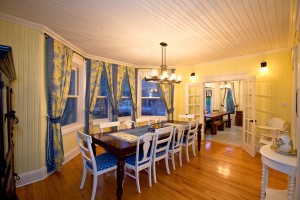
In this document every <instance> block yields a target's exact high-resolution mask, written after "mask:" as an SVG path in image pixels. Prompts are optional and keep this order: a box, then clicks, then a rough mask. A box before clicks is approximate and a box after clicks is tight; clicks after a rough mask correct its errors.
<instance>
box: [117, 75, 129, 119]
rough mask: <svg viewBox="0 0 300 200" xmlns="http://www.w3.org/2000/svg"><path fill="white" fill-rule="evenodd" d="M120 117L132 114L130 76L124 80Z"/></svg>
mask: <svg viewBox="0 0 300 200" xmlns="http://www.w3.org/2000/svg"><path fill="white" fill-rule="evenodd" d="M118 116H119V117H126V116H131V99H130V88H129V82H128V78H126V79H125V80H124V84H123V92H122V97H121V99H120V104H119V115H118Z"/></svg>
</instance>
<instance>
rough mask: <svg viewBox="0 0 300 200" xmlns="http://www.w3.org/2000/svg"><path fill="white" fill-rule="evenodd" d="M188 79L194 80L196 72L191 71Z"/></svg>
mask: <svg viewBox="0 0 300 200" xmlns="http://www.w3.org/2000/svg"><path fill="white" fill-rule="evenodd" d="M190 79H191V80H192V81H194V80H195V79H196V73H195V72H192V73H191V76H190Z"/></svg>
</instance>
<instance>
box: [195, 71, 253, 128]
mask: <svg viewBox="0 0 300 200" xmlns="http://www.w3.org/2000/svg"><path fill="white" fill-rule="evenodd" d="M250 77H253V76H251V75H249V74H248V73H243V74H231V75H216V76H210V77H200V82H198V83H199V84H200V91H202V94H200V104H201V105H202V106H200V119H201V123H202V124H204V107H205V99H204V98H205V95H204V92H205V83H212V82H220V81H244V80H247V79H249V78H250ZM243 118H244V116H243ZM243 120H244V119H243ZM204 128H205V126H202V130H201V132H202V133H204V131H205V130H204Z"/></svg>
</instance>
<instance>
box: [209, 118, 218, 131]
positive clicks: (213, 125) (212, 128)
mask: <svg viewBox="0 0 300 200" xmlns="http://www.w3.org/2000/svg"><path fill="white" fill-rule="evenodd" d="M210 134H211V135H216V134H217V126H215V118H214V117H212V118H211V127H210Z"/></svg>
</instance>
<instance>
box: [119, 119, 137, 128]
mask: <svg viewBox="0 0 300 200" xmlns="http://www.w3.org/2000/svg"><path fill="white" fill-rule="evenodd" d="M122 128H123V129H131V128H136V123H135V121H131V120H128V121H125V122H124V123H123V127H122Z"/></svg>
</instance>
